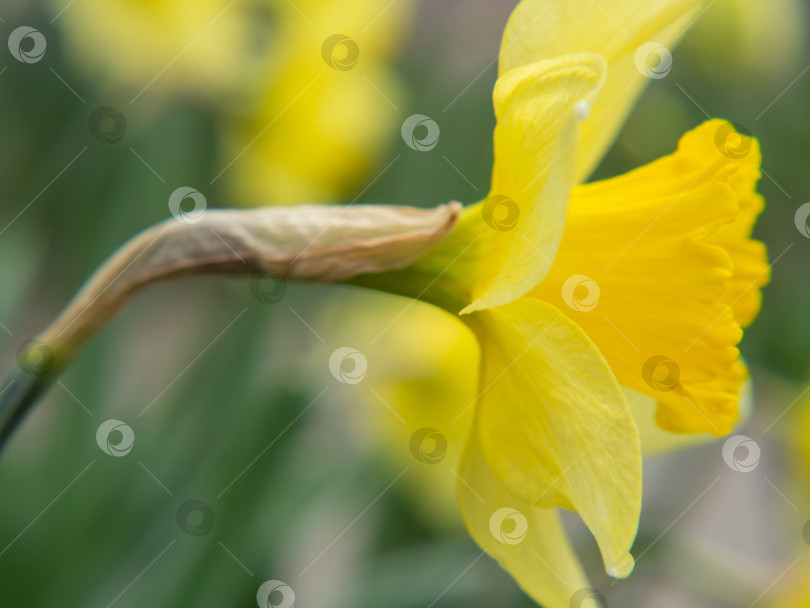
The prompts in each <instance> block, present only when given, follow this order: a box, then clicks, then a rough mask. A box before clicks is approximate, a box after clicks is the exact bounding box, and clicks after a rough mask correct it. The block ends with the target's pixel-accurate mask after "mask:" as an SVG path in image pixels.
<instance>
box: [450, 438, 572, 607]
mask: <svg viewBox="0 0 810 608" xmlns="http://www.w3.org/2000/svg"><path fill="white" fill-rule="evenodd" d="M459 477H460V479H459V482H458V500H459V505H460V507H461V514H462V517H463V518H464V523H465V524H466V525H467V529H468V530H469V531H470V534H471V535H472V537H473V539H475V542H477V543H478V545H479V546H480V547H481V548H482V549H484V550H485V551H486V552H487V553H488V554H489V555H490V556H491V557H493V558H495V559H496V560H498V563H499V564H500V565H501V567H502V568H504V569H505V570H506V571H507V572H509V574H511V575H512V577H513V578H514V579H515V580H516V581H517V583H518V584H519V585H520V586H521V587H522V588H523V590H524V591H525V592H526V593H527V594H529V595H530V596H531V597H532V599H534V600H535V601H537V602H538V603H539V604H541V605H543V606H545V608H569V607H570V606H571V598H572V597H574V595H575V594H576V593H577V592H578V591H580V590H581V589H585V588H587V587H588V584H587V579H586V578H585V574H584V573H583V572H582V567H581V566H580V564H579V561H578V559H577V556H576V554H575V553H574V551H573V549H572V548H571V544H570V543H569V541H568V536H567V535H566V533H565V530H564V528H563V526H562V524H561V522H560V519H559V516H558V515H557V513H556V511H555V510H554V509H546V508H540V507H535V506H532V505H531V504H529V503H528V502H527V501H525V500H523V499H521V498H520V497H518V496H516V495H515V494H513V493H512V492H510V491H509V490H508V489H507V488H506V486H504V485H503V483H501V482H500V481H499V479H498V478H497V477H496V476H495V474H494V473H493V472H492V470H491V469H490V467H489V465H488V464H487V462H486V460H485V459H484V457H483V455H482V454H481V449H480V447H479V445H478V441H477V440H476V438H475V437H471V438H470V440H469V441H468V443H467V447H466V450H465V453H464V459H463V460H462V464H461V471H460V476H459Z"/></svg>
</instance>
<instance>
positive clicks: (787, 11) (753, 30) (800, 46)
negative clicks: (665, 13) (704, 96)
mask: <svg viewBox="0 0 810 608" xmlns="http://www.w3.org/2000/svg"><path fill="white" fill-rule="evenodd" d="M806 11H807V3H806V2H804V1H803V0H769V1H768V2H762V0H716V1H715V2H712V3H711V5H710V6H709V5H707V10H706V12H705V14H704V15H703V16H702V17H701V18H700V19H699V20H698V21H697V22H696V23H695V28H694V30H693V31H692V32H691V33H690V36H689V38H688V41H687V43H686V44H685V46H684V51H685V52H686V53H694V54H695V55H697V56H700V57H701V61H698V62H696V63H695V65H696V66H697V67H698V69H701V70H704V71H705V72H707V73H709V74H711V75H712V76H714V77H718V78H722V79H724V80H731V79H735V80H740V79H741V78H747V79H756V80H757V81H758V82H760V83H761V82H762V81H763V80H766V81H768V80H776V81H780V80H781V79H783V78H784V77H785V76H786V75H792V74H793V73H794V72H795V70H796V69H797V68H799V69H801V68H803V67H804V59H805V57H806V54H807V53H806V50H805V49H806V45H807V42H806V37H805V23H806V20H807V19H806V15H805V12H806Z"/></svg>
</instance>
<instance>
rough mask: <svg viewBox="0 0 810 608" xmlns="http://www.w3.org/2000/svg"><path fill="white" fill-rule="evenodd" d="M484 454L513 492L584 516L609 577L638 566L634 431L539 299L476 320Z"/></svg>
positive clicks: (569, 328) (606, 383) (626, 412)
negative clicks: (634, 555) (635, 551)
mask: <svg viewBox="0 0 810 608" xmlns="http://www.w3.org/2000/svg"><path fill="white" fill-rule="evenodd" d="M470 322H471V324H472V325H473V328H474V329H475V330H476V332H477V333H478V336H479V340H480V341H481V344H482V384H481V386H482V392H481V397H480V402H479V404H478V413H477V421H476V426H475V427H474V429H475V432H477V437H478V440H479V441H480V442H481V449H482V453H483V454H484V456H485V457H486V460H487V462H488V463H489V464H490V466H491V467H492V470H493V472H494V474H495V475H496V476H497V478H498V479H499V480H501V482H502V483H504V484H505V485H506V486H507V487H508V488H509V490H510V491H511V492H513V493H514V494H515V495H516V496H518V497H520V498H521V499H522V500H524V501H526V502H527V503H529V504H531V505H532V506H538V507H557V506H562V507H566V508H569V509H572V510H574V511H576V512H577V513H579V515H580V516H581V517H582V519H583V521H584V522H585V524H586V525H587V526H588V527H589V528H590V529H591V531H592V532H593V534H594V536H595V537H596V540H597V542H598V544H599V548H600V550H601V552H602V557H603V559H604V562H605V567H606V569H607V571H608V573H610V574H611V575H612V576H619V577H623V576H627V575H628V574H629V573H630V571H631V570H632V568H633V558H632V557H631V556H630V553H629V551H630V547H631V545H632V543H633V540H634V538H635V535H636V529H637V526H638V517H639V510H640V507H641V453H640V447H639V438H638V431H637V429H636V425H635V423H634V422H633V418H632V415H631V413H630V409H629V407H628V405H627V402H626V400H625V398H624V395H623V394H622V392H621V389H620V388H619V385H618V383H617V382H616V379H615V377H614V376H613V373H612V372H611V371H610V368H609V367H608V364H607V362H606V361H605V359H604V358H603V357H602V355H601V354H600V353H599V351H598V350H597V348H596V347H595V346H594V344H593V343H592V342H591V341H590V340H589V339H588V337H587V336H586V335H585V333H584V332H583V331H582V330H581V329H580V328H579V327H578V326H577V325H576V324H575V323H574V322H572V321H571V320H570V319H568V318H567V317H566V316H565V315H563V314H562V313H561V312H560V311H558V310H557V309H556V308H554V307H553V306H551V305H550V304H548V303H546V302H542V301H540V300H535V299H533V298H521V299H520V300H518V301H516V302H513V303H511V304H508V305H506V306H502V307H499V308H496V309H493V310H488V311H485V312H480V313H476V314H475V315H474V316H473V317H472V318H471V319H470Z"/></svg>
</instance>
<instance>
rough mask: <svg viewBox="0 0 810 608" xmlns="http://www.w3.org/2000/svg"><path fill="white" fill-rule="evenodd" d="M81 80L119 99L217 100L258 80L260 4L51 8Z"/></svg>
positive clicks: (211, 1)
mask: <svg viewBox="0 0 810 608" xmlns="http://www.w3.org/2000/svg"><path fill="white" fill-rule="evenodd" d="M53 4H54V5H55V8H56V10H59V11H61V10H62V9H63V8H64V9H65V10H64V12H62V13H61V14H60V16H59V20H58V21H57V24H58V25H59V26H60V28H61V30H62V32H63V34H64V36H65V39H66V43H67V45H66V46H67V51H68V52H69V53H70V54H72V55H74V58H75V62H76V64H77V65H78V66H80V67H81V68H83V69H84V70H86V72H87V74H88V77H89V78H91V79H93V80H94V81H97V82H100V83H102V85H103V86H106V87H107V88H109V89H111V90H113V91H114V92H115V91H120V90H122V91H123V92H124V94H132V95H136V94H137V95H141V96H144V95H146V90H148V91H149V94H148V95H146V100H144V101H145V102H146V103H149V101H148V99H149V98H152V99H154V98H155V97H160V98H163V97H165V96H170V97H179V98H188V99H195V98H205V99H214V100H221V99H222V98H223V97H227V96H229V95H239V94H240V91H241V90H242V89H243V88H244V87H246V86H248V85H249V84H250V82H251V81H252V80H253V79H255V78H257V77H259V73H260V71H259V65H260V64H261V63H262V62H266V61H267V57H268V52H269V51H270V48H271V45H270V43H269V41H268V40H262V39H260V38H256V37H255V36H252V35H251V34H252V33H255V32H254V30H255V26H253V25H252V21H253V20H254V19H256V18H257V17H258V16H259V15H260V12H259V11H260V9H262V5H263V4H266V5H267V6H265V7H264V8H265V9H266V8H269V6H270V3H262V2H253V1H250V0H237V1H235V2H233V1H227V0H198V1H194V0H164V1H158V0H82V1H81V2H76V3H74V4H72V5H71V6H69V7H67V8H65V6H64V2H59V1H56V2H53Z"/></svg>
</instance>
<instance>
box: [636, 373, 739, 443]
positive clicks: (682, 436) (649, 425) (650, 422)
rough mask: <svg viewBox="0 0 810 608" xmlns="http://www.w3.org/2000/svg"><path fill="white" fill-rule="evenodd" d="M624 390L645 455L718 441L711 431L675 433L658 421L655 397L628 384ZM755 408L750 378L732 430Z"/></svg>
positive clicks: (737, 427)
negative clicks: (738, 416) (737, 418)
mask: <svg viewBox="0 0 810 608" xmlns="http://www.w3.org/2000/svg"><path fill="white" fill-rule="evenodd" d="M622 391H624V395H625V397H626V398H627V402H628V403H629V404H630V409H631V410H632V412H633V420H635V421H636V426H637V427H638V434H639V437H640V438H641V454H642V455H643V456H644V457H645V458H646V457H648V456H656V455H658V454H666V453H669V452H675V451H678V450H683V449H687V448H692V447H695V446H699V445H704V444H706V443H711V442H713V441H718V439H717V437H715V436H714V435H712V434H711V433H674V432H672V431H668V430H666V429H664V428H662V427H661V426H660V425H659V424H658V422H657V421H656V409H657V405H658V402H657V401H656V400H655V398H653V397H650V396H649V395H645V394H644V393H640V392H638V391H635V390H633V389H632V388H627V387H626V386H623V387H622ZM753 407H754V395H753V387H752V385H751V380H750V379H749V380H748V381H747V382H745V383H743V386H742V389H741V394H740V405H739V410H740V418H739V420H738V421H737V424H736V426H735V427H734V429H733V430H732V431H731V432H732V433H733V432H735V431H736V430H737V429H740V428H742V427H743V426H745V424H746V423H747V422H748V420H749V419H750V417H751V413H752V412H753Z"/></svg>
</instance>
